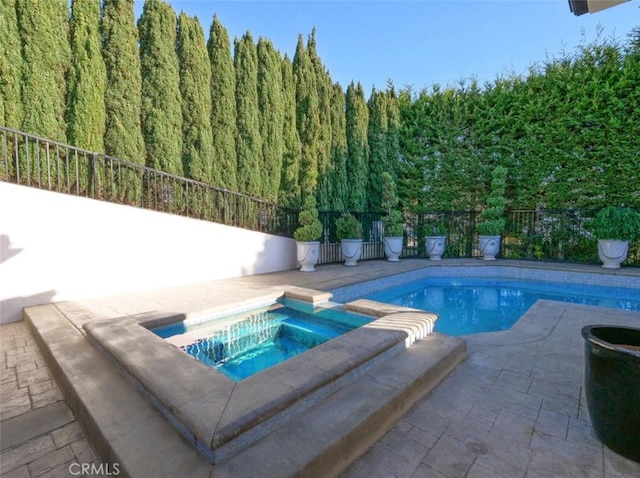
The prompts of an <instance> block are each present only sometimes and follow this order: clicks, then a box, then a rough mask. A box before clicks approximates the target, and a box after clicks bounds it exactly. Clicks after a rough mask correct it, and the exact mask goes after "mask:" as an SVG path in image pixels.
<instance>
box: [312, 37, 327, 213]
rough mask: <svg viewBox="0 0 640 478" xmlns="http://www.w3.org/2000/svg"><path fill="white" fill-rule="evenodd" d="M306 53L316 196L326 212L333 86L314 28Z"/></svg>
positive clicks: (321, 207)
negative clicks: (312, 96)
mask: <svg viewBox="0 0 640 478" xmlns="http://www.w3.org/2000/svg"><path fill="white" fill-rule="evenodd" d="M307 52H308V55H309V59H310V60H311V64H312V66H313V71H314V73H315V79H316V91H317V97H318V127H319V130H318V143H317V152H318V153H317V164H318V166H317V167H318V189H317V191H316V196H317V198H318V207H319V208H320V209H321V210H325V211H326V210H328V209H329V208H330V207H331V197H332V186H333V184H332V182H331V179H332V171H331V166H332V162H331V136H332V130H331V95H332V88H333V85H332V81H331V77H330V75H329V72H328V71H327V69H326V68H325V67H324V65H323V64H322V60H320V57H319V56H318V50H317V48H316V30H315V28H314V29H313V30H312V31H311V36H310V37H309V40H308V41H307Z"/></svg>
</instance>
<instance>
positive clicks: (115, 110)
mask: <svg viewBox="0 0 640 478" xmlns="http://www.w3.org/2000/svg"><path fill="white" fill-rule="evenodd" d="M133 1H134V0H104V7H103V11H102V38H103V48H102V55H103V57H104V63H105V66H106V71H107V85H106V90H105V94H104V102H105V108H106V130H105V134H104V149H105V152H106V153H107V154H108V155H110V156H114V157H116V158H121V159H126V160H127V161H130V162H132V163H137V164H144V163H145V158H146V157H145V149H144V139H143V137H142V125H141V114H142V112H141V111H142V79H141V76H140V53H139V51H138V29H137V28H136V24H135V21H134V18H133V15H134V14H133Z"/></svg>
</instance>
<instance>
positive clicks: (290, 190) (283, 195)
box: [278, 55, 302, 208]
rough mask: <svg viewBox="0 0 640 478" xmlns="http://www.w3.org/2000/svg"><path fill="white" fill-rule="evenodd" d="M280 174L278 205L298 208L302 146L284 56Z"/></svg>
mask: <svg viewBox="0 0 640 478" xmlns="http://www.w3.org/2000/svg"><path fill="white" fill-rule="evenodd" d="M282 101H283V113H284V116H283V125H282V128H283V129H282V141H283V144H282V147H283V151H282V174H281V180H280V192H279V194H278V197H279V200H280V203H282V204H283V205H284V206H287V207H293V208H297V207H299V206H300V197H301V191H300V183H299V181H298V178H299V174H300V157H301V155H302V146H301V144H300V137H299V136H298V129H297V127H296V85H295V81H294V78H293V65H292V64H291V60H290V59H289V58H288V57H287V56H286V55H285V57H284V59H283V60H282Z"/></svg>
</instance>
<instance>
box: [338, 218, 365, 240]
mask: <svg viewBox="0 0 640 478" xmlns="http://www.w3.org/2000/svg"><path fill="white" fill-rule="evenodd" d="M336 235H337V236H338V239H362V224H361V223H360V221H358V220H357V219H356V217H355V216H354V215H353V214H351V213H349V212H345V213H343V214H342V215H341V216H340V217H339V218H338V219H336Z"/></svg>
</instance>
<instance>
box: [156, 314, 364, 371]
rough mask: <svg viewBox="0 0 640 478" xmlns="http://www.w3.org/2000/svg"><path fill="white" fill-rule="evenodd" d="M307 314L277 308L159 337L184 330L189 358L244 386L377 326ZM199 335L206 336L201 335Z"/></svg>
mask: <svg viewBox="0 0 640 478" xmlns="http://www.w3.org/2000/svg"><path fill="white" fill-rule="evenodd" d="M307 309H308V311H305V310H298V309H296V308H293V307H287V306H276V307H275V308H273V309H272V310H260V311H256V312H249V313H245V314H244V316H245V318H243V319H242V320H239V321H235V322H231V323H228V324H227V325H224V326H222V327H220V326H216V325H215V320H213V321H211V323H204V324H199V325H198V326H197V327H194V328H192V329H189V328H185V327H183V326H179V327H177V326H175V325H174V326H170V327H163V328H159V329H156V330H154V332H155V333H156V334H157V335H160V336H161V337H163V338H166V339H172V338H174V336H175V335H176V333H180V332H179V331H180V330H182V331H184V332H186V334H185V335H186V336H187V340H182V343H180V340H178V342H177V343H179V344H180V347H181V348H182V349H183V350H184V351H185V352H187V353H188V354H189V355H191V356H193V357H194V358H196V359H197V360H199V361H201V362H203V363H205V364H206V365H209V366H211V367H213V368H215V369H217V370H218V371H219V372H221V373H223V374H224V375H226V376H227V377H229V378H230V379H232V380H235V381H240V380H243V379H245V378H247V377H250V376H251V375H254V374H256V373H258V372H261V371H263V370H265V369H267V368H269V367H271V366H273V365H276V364H279V363H281V362H283V361H285V360H287V359H290V358H292V357H295V356H296V355H298V354H301V353H303V352H306V351H307V350H309V349H312V348H313V347H316V346H318V345H320V344H323V343H324V342H327V341H329V340H331V339H333V338H336V337H338V336H340V335H343V334H345V333H347V332H350V331H351V330H354V329H355V328H357V327H360V326H361V325H364V324H366V323H368V322H370V321H371V320H372V318H371V317H366V316H360V315H357V314H351V313H346V312H342V311H336V310H330V309H325V310H323V311H321V312H312V311H311V310H312V308H307ZM217 320H218V322H219V321H220V319H217ZM194 330H195V332H194ZM198 330H200V331H205V332H204V333H199V334H198V333H197V331H198ZM176 331H178V332H176ZM189 336H190V337H192V338H191V339H189V338H188V337H189ZM174 340H175V339H174ZM185 342H190V343H185Z"/></svg>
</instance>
